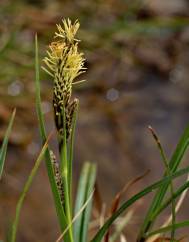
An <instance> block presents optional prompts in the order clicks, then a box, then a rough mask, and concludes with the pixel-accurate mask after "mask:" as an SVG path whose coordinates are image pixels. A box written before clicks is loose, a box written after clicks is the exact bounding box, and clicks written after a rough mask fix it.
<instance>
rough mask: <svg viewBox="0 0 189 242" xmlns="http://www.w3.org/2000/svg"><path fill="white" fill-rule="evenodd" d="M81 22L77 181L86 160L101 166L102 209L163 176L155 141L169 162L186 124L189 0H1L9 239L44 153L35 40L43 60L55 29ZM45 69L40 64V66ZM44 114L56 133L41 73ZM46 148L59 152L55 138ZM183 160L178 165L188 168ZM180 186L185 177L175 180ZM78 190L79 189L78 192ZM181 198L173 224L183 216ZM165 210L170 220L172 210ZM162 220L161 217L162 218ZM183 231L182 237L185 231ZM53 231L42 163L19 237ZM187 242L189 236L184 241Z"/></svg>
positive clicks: (2, 207)
mask: <svg viewBox="0 0 189 242" xmlns="http://www.w3.org/2000/svg"><path fill="white" fill-rule="evenodd" d="M67 17H70V18H71V19H72V20H73V21H74V20H76V19H78V20H79V21H80V23H81V28H80V31H79V34H78V38H79V39H81V40H82V42H81V43H80V48H81V50H82V51H83V52H84V53H85V57H86V67H87V68H88V70H87V72H86V74H84V75H83V76H82V79H86V80H87V82H85V83H84V84H82V85H78V86H77V87H76V88H75V92H74V96H75V97H78V98H79V99H80V110H79V119H78V123H77V133H76V143H75V159H74V184H77V181H78V176H79V172H80V170H81V166H82V164H83V162H84V161H86V160H89V161H91V162H95V163H97V165H98V178H97V183H98V185H99V187H100V192H101V194H102V199H103V201H104V203H106V204H107V205H110V203H111V200H112V199H113V197H114V196H115V194H116V192H118V191H119V190H120V189H121V188H122V187H123V186H124V184H125V183H126V182H128V181H130V180H131V179H133V178H134V177H136V176H138V175H141V174H143V173H144V172H145V171H146V170H150V173H149V174H148V176H146V177H145V178H144V179H143V180H141V181H140V182H138V183H137V184H136V185H135V186H134V187H133V188H131V189H130V190H129V191H128V192H127V193H126V194H125V196H124V200H126V199H127V198H129V197H130V196H131V195H133V194H134V193H136V192H137V191H139V189H142V188H144V187H145V186H147V185H149V184H150V183H151V182H153V181H156V180H157V179H159V178H160V177H161V175H162V172H163V163H162V162H161V159H160V156H159V152H158V149H157V147H156V144H155V142H154V140H153V138H152V136H151V134H150V132H149V131H148V128H147V127H148V125H151V126H152V127H153V128H154V129H155V130H156V131H157V133H158V134H159V137H160V139H161V142H162V145H163V146H164V148H165V151H166V153H167V156H168V157H170V156H171V154H172V152H173V151H174V148H175V146H176V144H177V142H178V139H179V137H180V136H181V134H182V132H183V129H184V128H185V127H186V125H187V124H188V121H189V112H188V109H189V94H188V93H189V79H188V76H189V18H188V17H189V2H188V1H187V0H158V1H156V0H93V1H92V0H75V1H70V0H65V1H61V0H55V1H51V0H12V1H11V0H1V1H0V140H1V141H2V138H3V135H4V132H5V130H6V127H7V124H8V120H9V118H10V114H11V112H12V110H13V108H14V107H16V108H17V114H16V119H15V123H14V127H13V132H12V135H11V138H10V144H9V149H8V156H7V160H6V164H5V173H4V176H3V179H2V181H1V183H0V239H3V240H4V241H6V236H7V234H8V231H9V229H10V221H11V220H12V218H13V216H14V212H15V206H16V202H17V200H18V197H19V194H20V192H21V191H22V188H23V184H24V182H25V181H26V178H27V176H28V174H29V172H30V170H31V168H32V166H33V164H34V162H35V159H36V157H37V154H38V152H39V150H40V139H39V132H38V124H37V116H36V111H35V86H34V75H35V73H34V35H35V33H36V32H37V33H38V39H39V45H40V60H42V58H43V57H44V56H45V49H46V48H47V46H48V44H49V43H50V42H51V41H52V37H53V35H54V32H55V30H56V26H55V24H56V23H60V22H61V19H62V18H67ZM41 65H42V61H41ZM40 74H41V90H42V99H43V103H42V105H43V111H44V113H45V118H46V126H47V129H48V131H50V130H52V129H53V128H54V124H53V115H52V105H51V103H52V84H53V83H52V80H50V78H49V76H47V75H46V74H45V73H44V71H42V70H41V73H40ZM51 146H52V147H53V149H54V150H55V152H56V151H57V145H56V140H55V138H53V140H52V142H51ZM187 162H188V159H187V157H186V158H185V160H184V161H183V164H182V165H183V166H184V164H187ZM180 182H182V181H180ZM75 190H76V189H75ZM150 199H151V196H148V197H146V198H144V199H142V200H141V201H140V203H137V204H136V205H135V206H133V208H132V209H133V211H134V215H133V218H132V220H131V222H130V223H129V225H128V227H127V229H126V235H127V238H128V241H131V242H132V241H135V239H134V238H135V237H134V236H135V235H136V232H133V231H136V229H137V228H138V227H139V225H140V224H141V222H142V219H143V216H144V211H145V209H146V208H147V205H148V204H149V201H150ZM188 199H189V197H188V196H187V198H186V200H185V202H184V204H183V207H182V209H181V210H180V212H179V213H178V216H177V219H178V220H183V219H187V218H188V217H189V206H188V204H187V200H188ZM169 212H170V211H168V213H167V214H169ZM165 218H166V214H164V215H163V216H162V220H160V223H161V221H164V219H165ZM188 231H189V229H186V230H185V231H184V230H183V231H181V230H180V232H179V233H178V237H179V236H180V235H185V234H186V235H187V234H188ZM58 235H59V230H58V225H57V221H56V214H55V209H54V206H53V202H52V196H51V192H50V187H49V184H48V178H47V174H46V170H45V166H44V164H42V166H41V167H40V170H39V172H38V175H37V176H36V177H35V179H34V182H33V184H32V187H31V189H30V192H29V194H28V195H27V198H26V201H25V204H24V207H23V210H22V213H21V219H20V225H19V230H18V239H17V241H21V242H31V241H39V242H43V241H45V242H51V241H55V239H56V238H57V237H58ZM186 241H187V240H186Z"/></svg>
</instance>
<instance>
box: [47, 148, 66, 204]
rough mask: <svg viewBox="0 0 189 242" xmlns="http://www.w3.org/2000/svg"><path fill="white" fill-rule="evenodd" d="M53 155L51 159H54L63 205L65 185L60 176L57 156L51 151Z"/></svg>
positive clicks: (54, 169)
mask: <svg viewBox="0 0 189 242" xmlns="http://www.w3.org/2000/svg"><path fill="white" fill-rule="evenodd" d="M50 155H51V161H52V166H53V172H54V177H55V182H56V185H57V188H58V192H59V194H60V199H61V202H62V205H63V204H64V186H63V181H62V179H61V176H60V169H59V164H58V162H57V160H56V157H55V155H54V153H53V151H52V150H51V151H50Z"/></svg>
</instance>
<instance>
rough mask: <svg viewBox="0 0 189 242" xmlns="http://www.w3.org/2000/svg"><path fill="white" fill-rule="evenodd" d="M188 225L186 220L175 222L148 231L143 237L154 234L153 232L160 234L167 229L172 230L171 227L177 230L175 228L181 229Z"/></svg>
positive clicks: (188, 222)
mask: <svg viewBox="0 0 189 242" xmlns="http://www.w3.org/2000/svg"><path fill="white" fill-rule="evenodd" d="M188 226H189V221H188V220H186V221H183V222H180V223H175V224H174V225H169V226H166V227H163V228H160V229H157V230H155V231H152V232H149V233H147V234H146V235H145V238H149V237H150V236H152V235H155V234H161V233H165V232H168V231H170V230H172V229H173V227H174V229H175V230H177V229H181V228H184V227H188Z"/></svg>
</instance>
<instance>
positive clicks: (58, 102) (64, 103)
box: [43, 19, 85, 138]
mask: <svg viewBox="0 0 189 242" xmlns="http://www.w3.org/2000/svg"><path fill="white" fill-rule="evenodd" d="M62 22H63V26H62V25H60V24H58V25H57V29H58V32H56V33H55V36H54V38H55V39H56V41H53V42H52V43H51V44H50V45H49V49H48V51H47V56H46V57H45V58H44V62H45V64H46V67H47V68H45V67H43V69H44V70H45V71H46V72H47V73H48V74H49V75H51V76H52V77H53V79H54V95H53V106H54V114H55V123H56V127H57V130H58V132H59V134H60V135H62V131H63V127H64V125H65V127H66V135H67V138H68V137H69V135H70V132H71V126H72V119H73V114H74V112H75V110H76V108H77V105H78V100H77V99H74V100H73V101H71V95H72V86H73V84H74V79H75V78H76V77H78V76H79V75H80V74H82V73H83V72H85V68H84V61H85V59H84V57H83V53H82V52H79V51H78V42H79V40H78V39H76V38H75V36H76V33H77V31H78V29H79V26H80V24H79V22H78V21H75V23H74V24H72V22H71V20H70V19H68V20H63V21H62ZM62 112H64V113H65V122H66V123H65V124H64V123H63V122H64V121H63V117H62Z"/></svg>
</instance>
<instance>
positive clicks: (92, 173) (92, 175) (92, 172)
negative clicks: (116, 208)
mask: <svg viewBox="0 0 189 242" xmlns="http://www.w3.org/2000/svg"><path fill="white" fill-rule="evenodd" d="M95 180H96V166H95V165H94V164H90V169H89V174H88V182H87V189H86V194H85V201H84V203H85V202H86V200H87V199H88V197H89V196H90V194H91V193H92V191H93V189H94V184H95ZM91 210H92V199H91V200H90V202H89V203H88V205H87V207H86V208H85V210H84V211H83V218H82V227H81V242H86V241H87V233H88V227H89V222H90V217H91Z"/></svg>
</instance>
